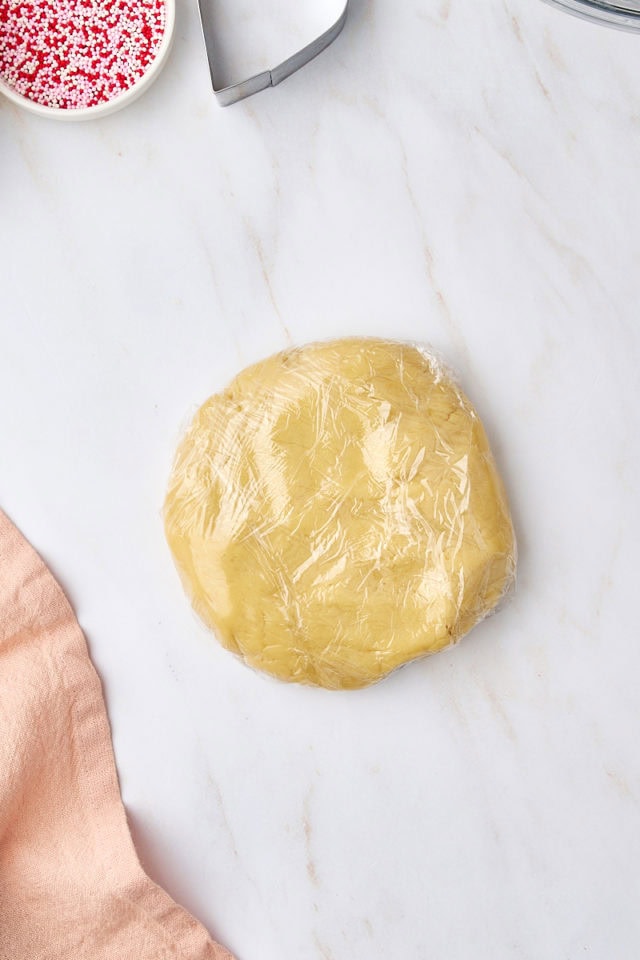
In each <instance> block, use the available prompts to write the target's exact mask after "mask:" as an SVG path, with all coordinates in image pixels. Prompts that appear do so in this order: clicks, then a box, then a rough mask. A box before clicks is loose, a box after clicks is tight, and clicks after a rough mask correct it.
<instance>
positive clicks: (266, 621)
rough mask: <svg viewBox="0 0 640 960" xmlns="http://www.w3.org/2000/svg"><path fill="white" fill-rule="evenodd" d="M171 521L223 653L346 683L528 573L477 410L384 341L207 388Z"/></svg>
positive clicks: (193, 589)
mask: <svg viewBox="0 0 640 960" xmlns="http://www.w3.org/2000/svg"><path fill="white" fill-rule="evenodd" d="M165 526H166V534H167V538H168V541H169V544H170V547H171V550H172V552H173V555H174V558H175V561H176V564H177V567H178V570H179V572H180V575H181V578H182V581H183V584H184V586H185V589H186V591H187V593H188V595H189V597H190V598H191V602H192V604H193V606H194V608H195V610H196V612H197V613H198V615H199V616H200V617H201V618H202V620H204V622H205V623H206V624H207V625H208V626H209V627H211V628H212V629H213V630H214V631H215V633H216V634H217V636H218V638H219V640H220V641H221V643H222V644H223V645H224V646H225V647H227V648H228V649H229V650H232V651H233V652H234V653H236V654H239V655H240V656H241V657H242V658H243V659H244V660H245V661H246V662H247V663H248V664H250V665H251V666H253V667H256V668H258V669H259V670H264V671H266V672H267V673H270V674H273V676H276V677H279V678H280V679H282V680H288V681H295V682H299V683H308V684H316V685H319V686H322V687H329V688H333V689H343V688H355V687H364V686H366V685H367V684H370V683H374V682H375V681H377V680H380V679H381V678H382V677H384V676H385V675H386V674H388V673H390V672H391V671H392V670H395V669H396V668H397V667H399V666H401V665H402V664H404V663H407V662H408V661H410V660H414V659H415V658H417V657H423V656H425V655H427V654H431V653H435V652H436V651H438V650H441V649H442V648H443V647H447V646H449V645H450V644H452V643H454V642H455V641H457V640H458V639H459V638H460V637H462V635H463V634H465V633H466V632H467V631H468V630H469V629H470V628H471V627H473V626H474V624H476V623H477V622H478V621H479V620H481V619H482V618H483V617H485V616H486V615H487V614H489V613H490V612H491V611H492V610H493V609H494V608H495V607H496V605H497V604H498V602H499V601H500V599H501V598H502V597H503V595H504V594H505V592H506V591H507V590H508V589H509V587H510V586H511V584H512V582H513V578H514V572H515V542H514V534H513V528H512V524H511V518H510V515H509V508H508V505H507V501H506V497H505V493H504V489H503V485H502V482H501V480H500V477H499V475H498V472H497V470H496V466H495V463H494V460H493V457H492V455H491V451H490V449H489V445H488V442H487V438H486V436H485V432H484V430H483V427H482V424H481V422H480V420H479V418H478V415H477V414H476V412H475V410H474V408H473V407H472V405H471V403H470V402H469V400H468V399H467V398H466V397H465V396H464V394H463V393H462V392H461V390H460V389H459V387H458V386H457V385H456V384H455V383H454V382H453V380H452V379H451V377H450V375H449V374H448V373H447V372H446V371H445V370H444V369H443V368H442V366H441V365H440V364H439V363H438V362H436V361H435V360H434V359H433V358H432V357H430V356H429V355H428V354H427V353H425V352H424V351H422V350H420V349H418V348H417V347H414V346H408V345H406V344H402V343H396V342H392V341H386V340H376V339H366V340H361V339H349V340H337V341H332V342H328V343H319V344H312V345H311V346H307V347H303V348H299V349H291V350H286V351H285V352H283V353H279V354H277V355H276V356H273V357H271V358H270V359H268V360H264V361H263V362H261V363H257V364H256V365H255V366H252V367H249V368H248V369H246V370H244V371H243V372H242V373H241V374H239V376H237V377H236V378H235V380H233V382H232V383H231V384H230V386H229V387H228V388H227V389H226V390H225V391H223V392H222V393H220V394H216V395H215V396H212V397H211V398H210V399H209V400H207V402H206V403H205V404H203V406H202V407H201V408H200V410H199V411H198V413H197V414H196V416H195V418H194V420H193V422H192V424H191V426H190V428H189V430H188V432H187V434H186V436H185V437H184V439H183V441H182V443H181V445H180V447H179V449H178V453H177V456H176V460H175V463H174V467H173V472H172V476H171V481H170V486H169V491H168V493H167V498H166V502H165Z"/></svg>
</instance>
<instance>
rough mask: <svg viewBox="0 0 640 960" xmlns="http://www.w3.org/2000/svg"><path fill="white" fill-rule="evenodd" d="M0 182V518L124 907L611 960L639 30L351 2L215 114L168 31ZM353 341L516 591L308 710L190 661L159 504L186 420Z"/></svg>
mask: <svg viewBox="0 0 640 960" xmlns="http://www.w3.org/2000/svg"><path fill="white" fill-rule="evenodd" d="M256 6H257V5H256ZM266 6H268V5H266ZM297 6H300V5H297ZM334 6H335V4H334ZM264 7H265V4H263V8H264ZM229 15H231V14H229ZM298 27H299V25H297V26H296V29H298ZM240 34H242V31H240ZM259 34H260V31H258V32H257V33H255V31H254V35H255V36H258V35H259ZM267 34H268V32H265V36H267ZM294 34H295V31H294ZM249 35H250V34H249ZM269 42H273V36H271V37H270V41H269ZM248 46H249V47H250V46H251V44H250V43H249V44H248ZM267 46H268V45H267ZM234 52H235V51H234ZM267 52H273V50H271V51H267ZM245 54H246V55H247V56H249V55H251V56H253V55H254V54H255V51H254V54H252V53H251V51H250V50H248V52H247V51H245ZM269 59H271V58H269ZM0 159H1V169H2V178H1V182H0V211H1V213H0V255H1V258H2V274H1V276H2V280H1V284H0V287H1V289H0V439H1V441H2V447H1V450H2V455H1V465H0V503H1V504H2V506H3V507H4V509H5V510H6V511H7V512H8V513H9V514H10V516H11V517H12V518H13V519H14V521H15V522H16V523H17V524H18V525H19V526H20V527H21V528H22V530H23V531H24V532H25V534H26V535H27V536H28V537H29V538H30V539H31V540H32V542H33V543H34V544H35V545H36V546H37V547H39V549H40V550H41V552H42V553H43V554H44V556H45V558H46V559H47V560H48V561H49V562H50V564H51V566H52V568H53V569H54V571H55V572H56V573H57V574H58V575H59V577H60V579H61V580H62V582H63V584H64V585H65V586H66V588H67V589H68V592H69V594H70V596H71V598H72V600H73V602H74V604H75V607H76V610H77V612H78V615H79V618H80V620H81V623H82V625H83V627H84V628H85V630H86V633H87V636H88V640H89V643H90V647H91V651H92V655H93V657H94V660H95V663H96V665H97V667H98V669H99V671H100V674H101V676H102V678H103V680H104V684H105V689H106V696H107V701H108V707H109V712H110V717H111V721H112V724H113V734H114V744H115V750H116V755H117V761H118V768H119V772H120V776H121V783H122V790H123V796H124V799H125V802H126V805H127V808H128V811H129V813H130V816H131V820H132V825H133V829H134V833H135V837H136V839H137V842H138V845H139V849H140V852H141V855H142V858H143V862H144V863H145V865H146V866H147V868H148V870H149V872H150V873H151V875H152V876H153V877H154V878H156V879H157V880H159V881H160V882H162V883H163V884H164V885H165V886H166V887H167V888H168V890H169V891H170V892H171V893H172V894H173V895H174V896H175V897H176V898H177V899H178V900H180V901H181V902H183V903H184V904H185V905H186V906H188V907H189V908H190V909H191V910H192V911H193V912H194V913H195V914H196V915H197V916H198V917H200V918H201V919H202V920H203V921H204V922H205V923H206V924H207V926H208V927H209V929H210V930H211V931H212V933H213V934H215V935H216V936H218V937H219V938H221V939H222V940H224V941H225V942H226V943H227V945H228V946H229V947H230V948H232V949H233V950H234V951H235V952H236V954H237V957H238V960H282V958H287V960H400V958H402V960H431V958H441V957H442V958H446V960H469V958H473V960H503V958H504V960H541V958H544V960H547V958H549V960H578V958H583V957H592V958H606V960H637V958H638V956H640V909H639V907H640V808H639V804H640V761H639V750H638V736H639V721H640V709H639V702H640V701H639V694H638V682H639V677H640V635H639V628H638V609H639V605H640V596H639V591H638V587H637V576H638V544H639V539H640V511H639V506H638V505H639V499H638V493H637V489H636V487H637V477H638V475H639V473H640V438H639V428H640V412H639V410H640V386H639V378H638V369H639V367H640V296H639V295H640V37H633V36H628V35H625V34H620V33H616V32H614V31H608V30H606V29H603V28H598V27H594V26H591V25H589V24H586V23H584V22H582V21H579V20H576V19H573V18H570V17H568V16H566V15H564V14H561V13H559V12H557V11H556V10H554V9H552V8H551V7H549V6H547V5H545V4H544V3H542V2H540V0H475V2H469V0H468V2H463V0H406V2H403V3H398V2H396V0H352V10H351V16H350V20H349V22H348V24H347V27H346V29H345V32H344V34H343V35H342V37H341V38H340V39H339V40H338V42H337V43H336V44H335V45H334V46H333V47H332V48H331V49H330V50H329V51H327V52H326V53H325V54H323V56H322V58H321V59H318V60H316V61H315V62H314V63H313V64H312V65H310V66H308V67H307V68H305V70H304V71H303V72H301V73H299V74H298V75H297V76H295V77H294V78H292V79H290V80H289V81H287V82H286V84H284V85H282V86H281V87H279V88H278V89H277V90H273V91H268V92H266V93H263V94H260V95H259V96H258V97H256V98H254V99H253V100H250V101H247V102H246V103H244V104H241V105H237V106H234V107H231V108H229V109H227V110H222V109H220V108H219V107H218V106H217V105H216V103H215V102H214V100H213V97H212V95H211V92H210V88H209V78H208V72H207V64H206V60H205V56H204V51H203V48H202V44H201V39H200V36H199V32H198V21H197V16H196V10H195V5H194V3H193V2H192V0H189V2H184V0H182V2H181V4H180V6H179V11H178V26H177V37H176V44H175V49H174V51H173V54H172V57H171V59H170V62H169V64H168V66H167V68H166V71H165V72H164V73H163V75H162V76H161V78H160V79H159V81H158V82H157V84H156V85H155V86H154V87H153V89H152V90H151V91H150V92H149V93H148V94H146V95H145V96H144V97H143V98H142V99H141V100H140V101H139V102H137V103H136V104H135V105H133V106H132V107H130V108H129V109H127V110H125V111H123V112H122V113H121V114H117V115H115V116H113V117H110V118H108V119H105V120H103V121H100V122H96V123H94V124H87V125H62V124H56V123H52V122H48V121H44V120H38V119H36V118H32V117H31V116H29V115H28V114H26V113H24V112H20V111H19V110H17V109H15V108H13V107H12V106H10V105H9V104H7V103H6V102H3V103H2V105H1V106H0ZM354 333H363V334H364V333H370V334H386V335H389V334H392V335H396V336H399V337H409V338H412V339H418V340H421V341H422V340H425V341H429V342H431V343H432V344H433V345H434V346H435V348H436V349H437V350H438V351H439V352H440V353H441V354H442V355H443V356H444V357H445V358H446V359H447V360H448V362H449V363H450V364H452V365H453V366H454V367H456V368H457V369H458V370H459V372H460V375H461V378H462V381H463V383H464V385H465V387H466V389H467V391H468V393H469V394H470V395H471V397H472V398H473V399H474V400H475V402H476V403H477V405H478V407H479V409H480V411H481V413H482V415H483V417H484V418H485V421H486V424H487V427H488V430H489V433H490V436H491V439H492V442H493V444H494V447H495V451H496V454H497V457H498V459H499V462H500V465H501V468H502V470H503V473H504V475H505V478H506V481H507V484H508V488H509V493H510V496H511V500H512V504H513V509H514V514H515V519H516V523H517V528H518V533H519V539H520V553H521V561H520V579H519V590H518V593H517V596H516V597H515V598H514V600H513V601H512V602H511V604H510V605H509V606H508V608H506V609H505V610H504V611H503V612H502V613H501V614H500V615H499V616H497V617H495V618H493V619H491V620H490V621H488V622H487V623H485V624H483V625H482V626H481V627H479V628H478V629H477V630H476V631H474V633H473V634H472V636H470V637H469V638H467V639H466V640H465V641H464V642H463V643H462V644H461V645H460V646H459V647H457V648H456V649H454V650H451V651H448V652H445V653H443V654H441V655H439V656H438V657H436V658H433V659H432V660H429V661H426V662H422V663H420V664H417V665H414V666H412V667H409V668H407V669H405V670H403V671H401V672H399V673H398V674H396V675H394V676H393V677H392V678H391V679H390V680H388V681H387V682H385V683H383V684H381V685H379V686H377V687H375V688H373V689H370V690H368V691H365V692H361V693H355V694H354V693H349V694H336V693H326V692H323V691H317V690H309V689H302V688H296V687H286V686H283V685H280V684H278V683H277V682H275V681H272V680H270V679H267V678H264V677H262V676H259V675H256V674H255V673H253V672H251V671H250V670H248V669H247V668H245V667H244V666H243V665H241V664H240V663H238V662H236V661H235V660H234V659H233V658H232V657H231V656H230V655H228V654H227V653H225V652H224V651H223V650H221V649H220V648H218V647H217V646H216V645H215V643H213V642H212V641H211V640H210V639H209V637H208V635H207V633H206V631H204V629H202V628H201V627H200V626H199V624H198V623H196V622H195V620H194V618H193V616H192V614H191V612H190V608H189V606H188V604H187V603H186V601H185V599H184V598H183V596H182V593H181V590H180V587H179V585H178V581H177V578H176V575H175V573H174V570H173V567H172V563H171V560H170V557H169V554H168V551H167V549H166V546H165V543H164V540H163V534H162V528H161V521H160V506H161V502H162V498H163V492H164V486H165V482H166V478H167V474H168V469H169V464H170V460H171V457H172V453H173V449H174V446H175V444H176V442H177V440H178V438H179V436H180V432H181V429H182V427H183V425H184V424H185V422H186V421H187V419H188V417H189V415H190V413H191V412H192V410H193V409H194V407H195V405H197V404H198V403H199V402H200V401H202V400H203V399H204V398H205V397H206V396H207V395H208V394H209V393H211V392H213V391H214V390H216V389H217V388H219V387H221V386H222V385H223V384H224V383H225V381H226V380H228V379H229V378H230V377H231V375H232V374H233V373H234V372H236V371H237V370H238V369H239V368H240V367H242V366H244V365H245V364H246V363H248V362H250V361H252V360H255V359H258V358H260V357H262V356H264V355H266V354H268V353H270V352H272V351H275V350H277V349H279V348H281V347H283V346H285V345H286V344H288V343H289V342H291V341H293V342H296V343H298V342H304V341H307V340H310V339H314V338H318V337H327V336H332V335H341V334H354Z"/></svg>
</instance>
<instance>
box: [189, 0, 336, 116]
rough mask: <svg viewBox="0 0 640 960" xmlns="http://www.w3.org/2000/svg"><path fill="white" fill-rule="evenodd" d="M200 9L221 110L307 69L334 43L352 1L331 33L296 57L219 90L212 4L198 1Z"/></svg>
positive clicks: (308, 45)
mask: <svg viewBox="0 0 640 960" xmlns="http://www.w3.org/2000/svg"><path fill="white" fill-rule="evenodd" d="M198 7H199V10H200V23H201V24H202V32H203V34H204V42H205V46H206V49H207V58H208V60H209V72H210V74H211V84H212V86H213V92H214V93H215V95H216V98H217V100H218V103H219V104H220V105H221V106H222V107H227V106H229V104H231V103H237V101H238V100H244V98H245V97H250V96H252V94H254V93H259V92H260V90H266V89H267V87H275V86H276V85H277V84H278V83H282V81H283V80H286V78H287V77H290V76H291V74H292V73H295V72H296V70H299V69H300V67H304V65H305V64H307V63H309V61H310V60H313V58H314V57H317V56H318V54H319V53H322V51H323V50H325V49H326V48H327V47H328V46H329V45H330V44H331V43H333V41H334V40H335V39H336V37H337V36H338V34H339V33H340V32H341V30H342V28H343V27H344V25H345V22H346V19H347V11H348V9H349V0H345V5H344V10H343V11H342V13H341V14H340V16H339V17H338V19H337V20H336V22H335V23H334V24H333V25H332V26H330V27H329V29H328V30H325V32H324V33H322V34H320V36H319V37H316V39H315V40H312V41H311V43H308V44H307V46H306V47H303V48H302V50H298V52H297V53H294V54H293V56H291V57H288V58H287V59H286V60H284V61H283V62H282V63H279V64H278V66H277V67H273V68H272V69H271V70H264V71H263V72H262V73H256V74H255V75H254V76H253V77H248V78H247V79H246V80H240V81H238V83H232V84H230V85H229V86H227V87H217V86H216V80H215V76H214V50H215V27H214V24H213V18H212V16H211V4H210V2H208V0H198Z"/></svg>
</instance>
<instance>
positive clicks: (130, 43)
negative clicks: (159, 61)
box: [0, 0, 166, 110]
mask: <svg viewBox="0 0 640 960" xmlns="http://www.w3.org/2000/svg"><path fill="white" fill-rule="evenodd" d="M165 14H166V8H165V4H164V0H0V77H1V78H2V80H3V81H4V82H5V83H6V84H7V85H8V86H10V87H11V88H12V89H13V90H15V91H16V93H20V94H22V96H23V97H28V98H29V100H33V101H34V102H35V103H39V104H41V105H43V106H46V107H54V108H58V109H61V110H75V109H78V108H80V107H95V106H98V105H99V104H101V103H107V102H108V101H109V100H113V99H114V97H118V96H120V94H122V93H124V92H125V91H126V90H129V89H130V88H131V87H132V86H133V85H134V84H135V83H136V82H137V81H138V80H139V79H140V78H141V77H142V76H143V74H144V73H146V71H147V70H148V69H149V67H150V66H151V64H152V63H153V61H154V60H155V58H156V56H157V53H158V49H159V47H160V43H161V41H162V37H163V34H164V30H165Z"/></svg>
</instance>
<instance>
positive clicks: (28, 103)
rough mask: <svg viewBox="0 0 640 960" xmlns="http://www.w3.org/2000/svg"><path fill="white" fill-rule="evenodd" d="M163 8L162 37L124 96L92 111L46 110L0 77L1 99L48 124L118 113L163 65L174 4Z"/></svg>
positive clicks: (167, 1)
mask: <svg viewBox="0 0 640 960" xmlns="http://www.w3.org/2000/svg"><path fill="white" fill-rule="evenodd" d="M164 5H165V23H164V33H163V36H162V40H161V41H160V46H159V47H158V52H157V54H156V56H155V59H154V61H153V63H152V64H151V66H150V67H149V69H148V70H147V71H146V72H145V73H143V75H142V76H141V77H140V79H139V80H137V81H136V83H134V85H133V86H132V87H130V88H129V89H128V90H125V92H124V93H121V94H120V95H119V96H117V97H114V98H113V100H107V101H106V102H105V103H98V104H96V106H95V107H77V108H72V109H60V108H59V107H46V106H43V104H41V103H35V102H34V101H33V100H29V98H28V97H23V96H22V94H20V93H16V91H15V90H14V89H13V88H12V87H10V86H9V85H8V84H7V83H5V82H4V81H3V79H2V77H0V93H3V94H4V96H5V97H7V98H8V99H9V100H11V101H12V102H13V103H16V104H17V105H18V106H19V107H24V109H25V110H30V111H31V113H37V114H38V116H40V117H48V118H49V119H52V120H93V119H95V118H96V117H105V116H106V115H107V114H108V113H115V111H116V110H120V109H121V108H122V107H126V106H127V105H128V104H130V103H133V101H134V100H137V99H138V97H139V96H140V94H142V93H144V91H145V90H147V89H148V87H150V86H151V84H152V83H153V81H154V80H155V79H156V77H157V76H158V74H159V73H160V71H161V70H162V68H163V66H164V64H165V62H166V59H167V55H168V53H169V50H170V49H171V42H172V40H173V28H174V25H175V19H176V5H175V0H164Z"/></svg>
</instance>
